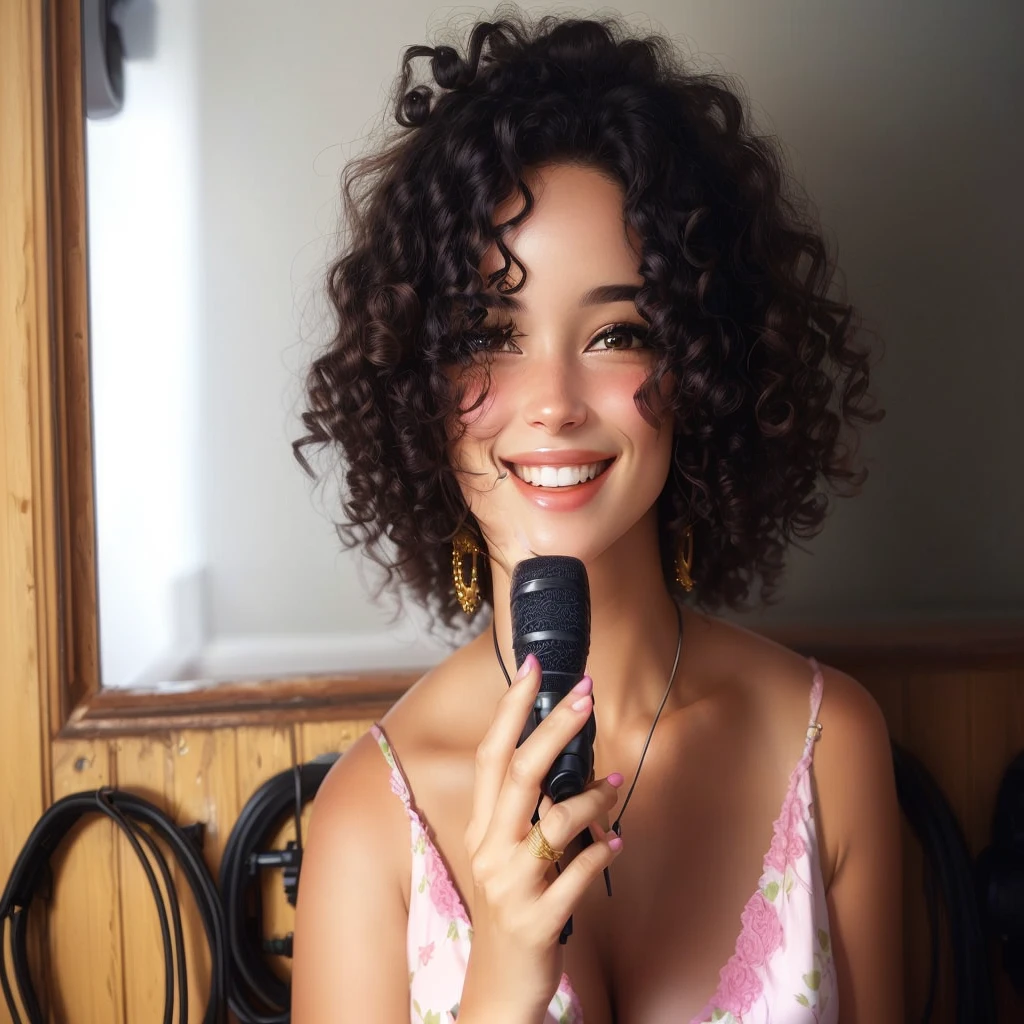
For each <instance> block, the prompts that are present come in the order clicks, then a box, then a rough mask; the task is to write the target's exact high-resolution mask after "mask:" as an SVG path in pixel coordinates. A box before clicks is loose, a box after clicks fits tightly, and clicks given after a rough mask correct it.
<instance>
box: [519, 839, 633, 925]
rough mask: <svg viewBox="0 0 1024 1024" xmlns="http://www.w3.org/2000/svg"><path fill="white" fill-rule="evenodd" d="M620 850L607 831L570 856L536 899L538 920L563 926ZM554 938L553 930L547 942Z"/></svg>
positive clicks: (619, 843)
mask: <svg viewBox="0 0 1024 1024" xmlns="http://www.w3.org/2000/svg"><path fill="white" fill-rule="evenodd" d="M621 850H622V840H621V839H620V838H619V837H618V836H617V835H615V834H614V833H612V832H609V833H606V834H605V835H604V836H602V837H601V838H600V839H598V840H596V841H595V842H593V843H591V844H590V846H588V847H587V848H586V849H585V850H582V851H581V852H580V853H578V854H577V855H576V856H575V857H573V859H572V861H571V862H570V863H569V864H568V865H567V866H566V867H564V868H562V870H561V873H560V874H559V875H558V877H557V878H556V879H555V880H554V881H553V882H552V883H551V885H549V886H548V887H547V888H546V889H545V890H544V892H543V893H541V895H540V896H539V897H538V898H537V902H536V904H535V906H536V908H537V910H538V911H540V913H539V915H538V917H539V919H540V920H548V921H552V922H560V923H561V924H564V923H565V922H566V921H567V920H568V919H569V916H570V915H571V914H572V912H573V910H574V909H575V908H576V907H577V906H578V905H579V903H580V900H581V899H582V898H583V895H584V893H586V891H587V890H588V889H589V888H590V886H591V885H592V884H593V882H594V881H595V880H596V879H597V877H598V876H599V875H600V874H601V872H602V871H603V870H604V869H605V868H606V867H608V865H609V864H611V862H612V861H613V860H615V858H616V857H617V856H618V854H619V852H620V851H621ZM561 924H559V925H558V927H559V928H560V927H561ZM557 937H558V932H557V931H556V932H554V934H553V935H551V936H550V937H549V939H550V941H551V942H554V941H555V939H556V938H557Z"/></svg>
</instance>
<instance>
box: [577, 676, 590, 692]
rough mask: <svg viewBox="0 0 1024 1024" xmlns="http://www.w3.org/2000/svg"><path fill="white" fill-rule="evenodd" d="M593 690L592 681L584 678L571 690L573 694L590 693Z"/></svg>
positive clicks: (586, 677)
mask: <svg viewBox="0 0 1024 1024" xmlns="http://www.w3.org/2000/svg"><path fill="white" fill-rule="evenodd" d="M593 689H594V680H593V679H591V678H590V676H584V677H583V678H582V679H581V680H580V681H579V682H578V683H577V684H576V685H575V686H574V687H573V688H572V692H573V693H590V692H591V691H592V690H593Z"/></svg>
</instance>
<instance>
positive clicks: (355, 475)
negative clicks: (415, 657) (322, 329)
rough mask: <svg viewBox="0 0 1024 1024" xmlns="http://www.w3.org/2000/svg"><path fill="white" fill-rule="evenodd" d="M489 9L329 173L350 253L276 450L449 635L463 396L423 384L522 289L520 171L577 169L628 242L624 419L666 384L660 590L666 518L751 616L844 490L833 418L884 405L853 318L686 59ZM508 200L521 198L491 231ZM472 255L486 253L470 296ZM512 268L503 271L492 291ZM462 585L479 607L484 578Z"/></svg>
mask: <svg viewBox="0 0 1024 1024" xmlns="http://www.w3.org/2000/svg"><path fill="white" fill-rule="evenodd" d="M499 15H500V18H499V17H498V16H499ZM495 18H496V19H497V20H494V21H483V22H478V23H477V24H476V25H474V26H473V27H472V29H471V31H470V33H469V41H468V46H467V47H466V49H465V55H464V56H463V55H460V54H459V53H458V52H457V51H456V50H455V49H454V48H453V47H451V46H438V47H436V48H433V47H429V46H412V47H409V48H408V49H406V51H405V54H404V57H403V61H402V68H401V72H400V75H399V78H398V81H397V83H396V87H395V94H394V110H395V118H396V120H397V121H398V124H399V125H400V126H401V128H399V129H394V130H393V132H394V134H392V136H391V137H389V138H388V139H387V141H386V143H385V144H384V145H383V146H381V147H380V148H379V149H378V150H377V151H375V152H373V153H371V154H369V155H367V156H364V157H362V158H361V159H359V160H356V161H355V162H353V163H351V164H350V165H349V166H348V167H347V168H346V170H345V173H344V175H343V179H342V194H343V200H344V209H343V215H344V217H345V220H346V221H347V225H348V228H349V230H350V240H349V244H348V245H347V246H346V250H345V252H344V253H343V254H342V255H341V256H340V257H339V258H338V259H337V260H336V261H335V262H334V263H333V264H332V265H331V267H330V271H329V274H328V278H327V288H328V292H329V295H330V299H331V304H332V306H333V311H334V313H335V314H336V330H335V331H334V334H333V338H332V339H331V341H330V343H329V345H328V346H327V347H326V348H325V349H324V350H323V351H322V353H321V354H319V356H318V357H317V358H316V359H315V361H314V362H313V363H312V366H311V367H310V370H309V373H308V378H307V381H306V386H305V399H306V404H307V406H308V408H307V409H306V411H304V412H303V414H302V420H303V423H304V424H305V427H306V429H307V430H308V433H307V435H306V436H304V437H302V438H301V439H299V440H297V441H295V442H293V445H292V447H293V451H294V453H295V456H296V458H297V459H298V460H299V462H300V463H301V464H302V466H303V467H304V468H305V469H306V471H307V472H308V473H310V475H311V476H315V474H314V473H313V470H312V469H311V468H310V465H309V462H308V461H307V460H306V458H305V457H304V456H303V449H305V448H306V447H307V446H311V445H312V446H317V447H320V446H325V445H327V446H330V445H331V444H332V443H333V442H337V445H339V446H340V450H339V449H338V448H335V449H334V450H335V451H337V452H338V454H339V455H340V456H343V460H342V465H343V469H342V470H341V473H342V477H343V484H342V502H343V509H344V515H345V517H346V520H345V521H344V522H341V523H339V524H337V529H338V532H339V536H340V537H341V539H342V542H343V544H345V546H347V547H354V546H358V545H362V546H365V549H366V551H367V553H368V554H369V555H370V556H371V557H372V558H373V559H374V560H375V561H377V562H378V563H379V564H380V565H382V566H384V568H385V569H386V570H387V575H386V580H385V582H386V583H388V582H390V583H398V584H400V585H404V586H405V587H406V588H408V590H409V591H411V593H412V594H413V595H415V596H416V598H418V599H419V600H420V601H421V602H423V604H424V605H426V606H428V607H430V608H432V610H433V611H434V613H435V614H436V615H438V616H439V617H440V618H441V620H442V621H443V622H444V623H445V624H446V625H451V624H452V622H453V618H454V617H455V615H456V613H457V611H458V605H457V603H456V601H455V596H454V593H453V589H452V579H451V540H452V537H453V536H454V534H455V533H456V532H457V530H458V529H460V528H461V527H462V526H464V525H467V524H468V525H469V526H470V527H471V528H472V527H474V526H475V524H474V523H473V520H472V517H471V515H470V513H469V511H468V509H467V506H466V503H465V501H464V499H463V496H462V492H461V490H460V487H459V484H458V480H457V479H456V475H455V472H454V471H453V468H452V466H451V464H450V462H449V459H448V455H447V453H448V449H449V444H450V442H451V439H452V429H451V424H452V422H453V419H454V420H455V421H457V414H458V412H459V411H460V409H461V402H462V399H463V396H464V394H465V389H464V386H463V385H462V384H460V383H459V381H458V380H457V379H456V380H455V382H454V383H453V377H457V375H452V374H451V373H450V372H449V373H446V370H450V368H451V366H452V365H453V364H464V365H469V364H470V363H471V362H472V360H473V345H474V342H475V341H477V340H478V339H477V336H475V335H474V333H473V327H474V326H475V325H477V324H478V323H479V322H480V319H481V318H482V316H483V313H484V308H483V307H482V305H481V303H480V302H478V301H477V300H478V297H479V296H480V295H481V293H482V292H483V291H484V290H486V288H487V287H493V286H496V287H497V289H498V291H503V290H504V291H505V292H511V291H515V290H517V289H518V288H520V287H521V286H522V281H523V280H525V277H526V270H525V268H524V267H523V266H522V265H521V264H519V263H518V262H517V261H516V259H515V256H514V254H513V253H512V252H511V251H510V249H509V248H508V246H507V245H506V243H505V242H504V240H503V238H504V235H505V234H506V233H507V232H508V230H509V229H510V228H511V227H512V226H514V225H515V224H517V223H519V222H520V221H521V220H522V219H523V218H524V217H526V216H527V215H528V214H529V211H530V209H531V208H532V204H533V198H532V195H531V192H530V190H529V188H528V187H527V185H526V182H525V181H524V173H525V172H527V171H529V170H530V169H532V168H536V167H539V166H542V165H550V164H554V163H559V162H561V163H572V164H578V165H583V166H587V167H592V168H594V169H596V170H598V171H599V172H600V173H602V174H604V175H606V176H609V177H610V178H612V179H613V180H614V181H616V182H617V183H618V184H619V185H620V186H621V188H622V191H623V195H624V216H625V220H626V223H627V224H628V225H630V226H631V227H632V228H633V229H634V230H635V231H636V233H637V235H638V236H639V238H640V240H641V241H642V249H641V252H640V257H641V262H640V266H639V272H640V275H641V276H642V277H643V280H644V286H643V287H642V288H641V290H640V292H639V294H638V296H637V298H636V307H637V310H638V312H639V313H640V315H641V316H642V317H643V318H644V319H645V320H646V321H648V322H649V325H650V331H649V337H650V343H651V344H652V346H653V347H654V348H655V350H656V353H657V357H656V362H655V366H654V368H653V370H652V372H651V374H650V376H649V377H648V379H647V381H646V382H645V383H644V385H643V386H642V387H641V388H640V390H639V391H638V392H637V395H636V402H637V405H638V408H639V409H640V411H641V412H642V413H643V414H644V415H645V416H646V417H648V418H649V419H656V417H655V416H654V413H653V411H652V403H651V401H650V398H651V396H652V395H654V394H655V393H656V389H657V388H658V386H659V384H660V382H661V381H662V379H663V377H665V375H666V374H672V375H673V376H672V380H674V381H675V382H676V384H675V388H674V393H673V394H672V396H671V403H672V411H673V414H674V421H675V427H674V440H673V457H672V465H671V470H670V473H669V477H668V480H667V482H666V484H665V487H664V490H663V492H662V494H661V497H660V498H659V502H658V512H659V529H660V542H661V551H662V562H663V566H664V571H665V579H666V582H667V584H668V585H669V586H670V587H675V586H676V584H675V579H674V569H673V558H672V555H673V552H674V551H675V550H676V546H677V543H678V540H677V538H678V537H679V536H680V534H681V531H682V530H683V529H684V528H685V527H686V526H687V525H688V524H689V525H692V527H693V531H694V545H695V551H696V553H697V557H696V560H695V564H694V567H693V578H694V582H695V591H694V595H693V596H694V598H695V599H696V601H697V603H699V605H700V606H702V607H703V608H705V609H714V608H716V607H721V606H728V607H730V608H733V609H736V610H740V609H743V608H744V607H745V606H746V603H747V602H748V598H749V594H750V590H751V586H752V584H753V583H754V581H755V580H756V579H758V578H759V579H760V581H761V588H760V598H761V601H762V602H763V603H771V602H772V600H773V599H774V598H775V591H776V590H777V586H778V581H779V578H780V576H781V574H782V572H783V555H784V552H785V549H786V547H787V546H788V545H789V544H791V543H794V538H796V537H801V538H808V537H812V536H814V535H815V534H816V533H817V532H818V531H819V530H820V528H821V526H822V524H823V522H824V519H825V516H826V513H827V510H828V505H829V499H828V497H827V495H826V494H825V493H824V491H823V489H822V484H827V485H828V487H829V488H830V489H831V490H832V491H833V492H835V493H837V494H841V495H849V494H854V493H857V492H858V491H859V490H860V488H861V486H862V484H863V482H864V479H865V478H866V476H867V471H866V469H863V468H861V469H859V470H858V469H855V468H854V465H853V463H854V456H855V454H856V450H857V446H856V444H852V445H851V444H850V443H848V440H847V439H846V438H845V437H841V436H840V435H841V433H843V434H844V435H845V433H846V431H845V430H844V428H849V429H850V430H851V431H852V436H853V438H854V440H855V439H856V428H855V426H854V421H861V422H862V423H868V422H875V421H877V420H879V419H881V418H882V416H883V415H884V413H883V412H882V411H881V410H877V409H875V407H874V402H873V400H872V399H871V397H870V396H869V394H868V374H869V349H868V347H867V346H866V345H863V344H861V343H859V337H858V343H855V340H854V336H855V334H857V335H858V336H859V335H860V334H861V333H862V332H861V331H860V330H859V329H858V330H855V326H854V325H855V318H854V313H853V309H852V307H851V306H849V305H847V304H845V302H844V301H841V300H840V298H836V297H832V296H830V294H829V293H830V291H831V290H832V285H833V283H834V282H833V278H834V264H833V262H832V261H831V260H830V259H829V256H828V250H827V246H826V244H825V241H824V239H823V238H822V234H821V231H820V229H819V228H818V227H817V225H816V223H815V219H814V218H813V217H812V216H811V215H810V214H809V213H808V210H809V207H810V204H809V203H808V201H807V199H806V197H805V196H804V195H803V193H802V192H801V191H800V190H799V189H798V188H797V187H796V186H794V185H793V184H792V182H791V181H790V180H789V178H788V176H787V174H786V172H785V166H784V162H783V159H782V156H781V152H780V147H779V145H778V143H777V141H776V140H775V139H774V138H771V137H765V136H762V135H758V134H756V133H755V131H754V129H753V127H752V125H751V122H750V117H749V114H748V112H747V110H746V109H745V105H744V103H743V101H742V100H741V98H740V95H741V93H740V90H739V88H738V87H737V86H736V84H735V83H734V82H733V81H732V80H731V79H729V78H727V77H726V76H724V75H721V74H711V73H707V72H704V71H698V70H695V69H692V68H689V67H687V66H686V65H685V63H684V61H683V59H682V58H681V57H680V56H679V55H678V54H677V53H676V52H675V51H674V49H673V47H672V46H671V45H670V43H669V42H668V40H666V39H665V38H664V37H662V36H657V35H655V36H647V37H645V38H635V37H633V36H631V34H630V33H629V31H628V30H627V28H626V27H625V26H624V25H622V24H621V23H620V22H619V21H618V20H617V19H614V18H602V19H600V20H580V19H565V18H560V17H555V16H552V15H549V16H546V17H543V18H541V19H539V20H537V21H536V22H533V23H531V22H530V21H528V20H527V19H526V18H525V16H524V15H523V14H522V13H521V12H519V11H518V10H516V9H514V8H513V9H511V10H509V9H508V8H507V7H504V6H503V7H502V8H499V9H498V11H496V12H495ZM417 57H429V58H430V69H431V72H432V75H433V80H434V82H435V83H436V85H437V86H438V87H440V90H441V92H440V95H438V96H437V97H436V99H435V90H434V89H433V88H431V87H430V86H427V85H418V86H414V87H411V88H410V77H411V71H412V61H413V60H414V59H415V58H417ZM516 193H519V194H520V195H521V196H522V197H523V199H524V201H525V207H524V208H523V209H522V211H521V212H520V213H519V214H518V215H517V216H515V217H513V218H512V219H511V220H509V221H506V222H504V223H500V224H495V223H494V217H495V210H496V208H497V207H498V206H499V204H500V203H501V202H502V201H503V200H505V199H507V198H508V197H510V196H512V195H514V194H516ZM491 244H494V245H496V246H497V248H498V250H499V251H500V252H501V254H502V256H503V257H504V260H505V265H504V267H503V268H502V269H501V270H500V271H498V272H497V273H496V274H493V275H491V276H490V278H489V280H488V281H487V282H484V281H482V279H481V275H480V273H479V271H478V269H477V268H478V266H479V264H480V261H481V258H482V256H483V254H484V252H485V251H486V250H487V248H488V247H489V246H490V245H491ZM513 263H515V264H516V267H517V270H518V274H517V276H518V277H519V278H521V280H520V282H519V284H518V285H517V286H516V287H515V288H508V287H503V286H505V285H507V281H506V277H507V275H508V272H509V270H510V269H511V266H512V264H513ZM858 327H859V324H858ZM481 400H482V399H481ZM482 582H483V588H484V594H485V598H486V599H487V600H490V581H489V578H488V576H487V573H486V571H485V572H484V573H483V579H482ZM398 589H399V590H401V586H399V588H398Z"/></svg>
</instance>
